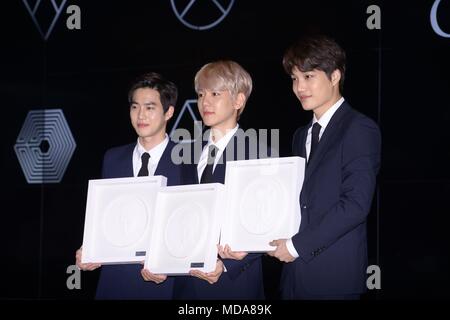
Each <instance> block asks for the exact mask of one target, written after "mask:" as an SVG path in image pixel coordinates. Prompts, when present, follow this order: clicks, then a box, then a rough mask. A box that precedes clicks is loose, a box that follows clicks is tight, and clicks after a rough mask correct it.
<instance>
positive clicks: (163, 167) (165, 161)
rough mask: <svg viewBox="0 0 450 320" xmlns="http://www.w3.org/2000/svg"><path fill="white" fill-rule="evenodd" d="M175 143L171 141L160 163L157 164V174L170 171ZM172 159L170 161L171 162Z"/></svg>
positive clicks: (165, 173) (164, 173)
mask: <svg viewBox="0 0 450 320" xmlns="http://www.w3.org/2000/svg"><path fill="white" fill-rule="evenodd" d="M172 147H173V143H172V142H171V141H169V143H168V144H167V146H166V148H165V149H164V152H163V154H162V155H161V159H159V162H158V165H157V166H156V170H155V176H160V175H163V176H164V175H167V173H169V172H170V170H169V169H170V168H169V166H170V165H171V163H172V159H171V153H172ZM169 161H170V162H169Z"/></svg>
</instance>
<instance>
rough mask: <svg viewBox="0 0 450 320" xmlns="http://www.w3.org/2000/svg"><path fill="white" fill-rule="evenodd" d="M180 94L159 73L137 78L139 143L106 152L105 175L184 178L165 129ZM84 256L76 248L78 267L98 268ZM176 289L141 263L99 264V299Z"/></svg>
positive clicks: (133, 91)
mask: <svg viewBox="0 0 450 320" xmlns="http://www.w3.org/2000/svg"><path fill="white" fill-rule="evenodd" d="M177 96H178V90H177V87H176V86H175V85H174V84H173V83H172V82H170V81H167V80H165V79H164V78H162V77H161V75H159V74H157V73H148V74H144V75H142V76H141V77H140V78H138V79H137V80H136V81H135V83H134V84H133V85H132V86H131V88H130V91H129V94H128V100H129V104H130V118H131V124H132V125H133V127H134V129H135V130H136V133H137V135H138V138H137V142H134V143H131V144H128V145H124V146H120V147H115V148H112V149H110V150H108V151H107V152H106V153H105V156H104V159H103V168H102V178H123V177H137V176H148V175H150V176H151V175H162V176H165V177H166V178H167V185H169V186H170V185H179V184H180V183H181V166H180V165H176V164H174V163H173V162H172V160H171V153H172V149H173V147H174V146H175V144H174V143H173V142H171V141H170V140H169V137H168V136H167V134H166V124H167V121H168V120H169V119H170V118H171V117H172V115H173V112H174V107H175V104H176V101H177ZM81 255H82V249H81V248H80V249H79V250H78V251H77V253H76V260H77V265H78V266H79V267H80V269H82V270H94V269H97V268H98V267H100V264H93V263H88V264H82V263H81ZM143 278H144V279H143ZM144 280H146V281H144ZM172 294H173V278H171V277H169V278H167V276H165V275H155V274H152V273H151V272H149V271H148V270H145V269H143V268H142V266H141V265H139V264H137V265H133V264H128V265H106V266H103V267H102V269H101V274H100V279H99V283H98V285H97V294H96V299H172Z"/></svg>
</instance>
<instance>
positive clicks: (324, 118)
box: [286, 97, 344, 258]
mask: <svg viewBox="0 0 450 320" xmlns="http://www.w3.org/2000/svg"><path fill="white" fill-rule="evenodd" d="M343 102H344V98H343V97H341V98H340V99H339V100H338V101H337V102H336V103H335V104H333V105H332V106H331V108H330V109H328V110H327V111H326V112H325V113H324V114H323V115H322V116H321V117H320V119H319V120H317V118H316V115H314V116H313V121H312V125H314V123H316V122H318V123H319V124H320V127H321V128H320V132H319V141H320V138H322V135H323V133H324V132H325V129H326V127H327V125H328V123H329V122H330V120H331V118H332V117H333V115H334V113H335V112H336V111H337V110H338V109H339V107H340V106H341V105H342V103H343ZM312 125H311V127H310V128H309V129H308V135H307V136H306V143H305V147H306V157H307V158H306V159H309V154H310V152H311V134H312ZM286 247H287V250H288V251H289V253H290V254H291V256H293V257H294V258H298V257H299V255H298V252H297V250H295V248H294V244H293V243H292V239H288V240H287V241H286Z"/></svg>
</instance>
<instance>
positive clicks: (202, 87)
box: [174, 61, 264, 299]
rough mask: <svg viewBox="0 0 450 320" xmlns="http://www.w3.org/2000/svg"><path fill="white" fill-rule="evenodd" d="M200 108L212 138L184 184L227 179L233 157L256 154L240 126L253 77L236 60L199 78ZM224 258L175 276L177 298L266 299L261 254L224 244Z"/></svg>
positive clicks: (217, 65) (201, 73)
mask: <svg viewBox="0 0 450 320" xmlns="http://www.w3.org/2000/svg"><path fill="white" fill-rule="evenodd" d="M195 90H196V92H197V95H198V101H197V104H198V110H199V112H200V115H201V117H202V119H203V122H204V123H205V125H206V126H208V127H210V132H209V138H208V142H207V144H206V145H204V147H203V151H202V153H201V155H200V158H199V159H193V161H192V163H193V164H192V165H190V166H188V165H186V166H184V167H183V169H184V170H183V171H184V175H183V183H184V184H197V183H213V182H218V183H224V181H225V169H226V163H227V161H232V160H243V159H249V158H256V156H257V154H251V152H250V148H249V141H248V140H245V139H244V137H243V136H244V135H243V132H242V130H241V129H239V126H238V124H237V120H238V118H239V116H240V115H241V114H242V111H243V109H244V107H245V103H246V101H247V99H248V97H249V95H250V93H251V90H252V79H251V77H250V75H249V74H248V72H247V71H245V70H244V68H242V67H241V66H240V65H239V64H238V63H236V62H234V61H216V62H212V63H208V64H206V65H204V66H203V67H202V68H201V69H200V70H199V71H198V72H197V74H196V76H195ZM219 256H220V259H218V260H217V264H216V269H215V270H214V271H213V272H210V273H204V272H201V271H199V270H192V271H191V276H183V277H177V278H176V279H175V289H174V298H175V299H263V298H264V286H263V277H262V263H261V254H247V253H245V252H235V251H232V248H230V247H229V246H228V245H225V247H221V246H220V247H219Z"/></svg>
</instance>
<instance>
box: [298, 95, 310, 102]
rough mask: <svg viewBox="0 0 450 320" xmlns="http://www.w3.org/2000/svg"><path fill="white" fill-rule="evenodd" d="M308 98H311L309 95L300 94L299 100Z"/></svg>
mask: <svg viewBox="0 0 450 320" xmlns="http://www.w3.org/2000/svg"><path fill="white" fill-rule="evenodd" d="M308 98H311V96H300V100H301V101H304V100H306V99H308Z"/></svg>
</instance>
